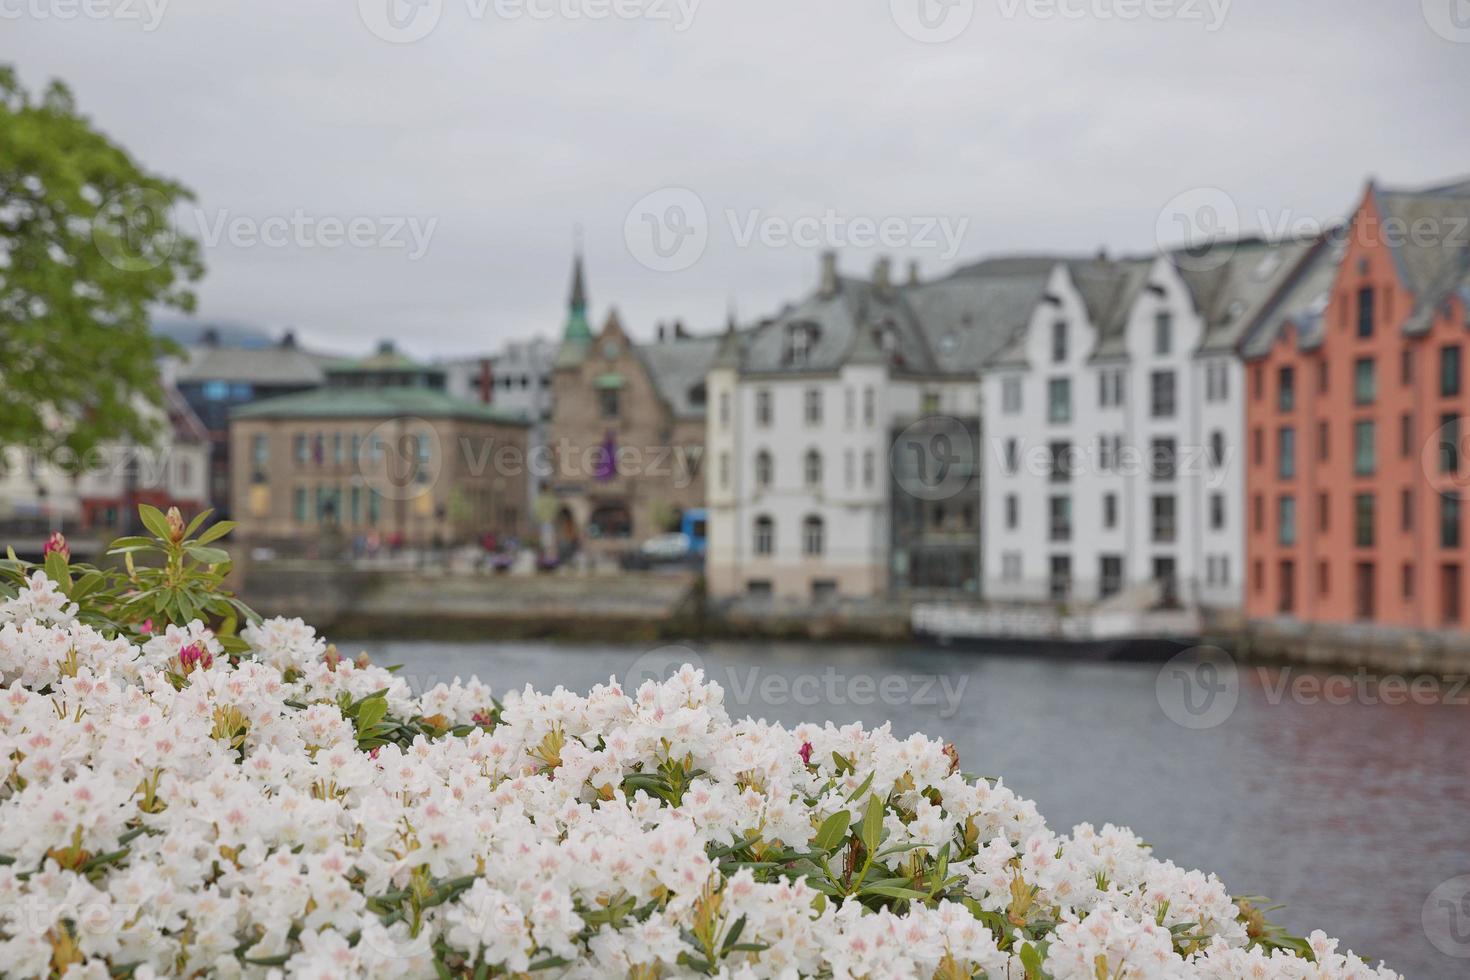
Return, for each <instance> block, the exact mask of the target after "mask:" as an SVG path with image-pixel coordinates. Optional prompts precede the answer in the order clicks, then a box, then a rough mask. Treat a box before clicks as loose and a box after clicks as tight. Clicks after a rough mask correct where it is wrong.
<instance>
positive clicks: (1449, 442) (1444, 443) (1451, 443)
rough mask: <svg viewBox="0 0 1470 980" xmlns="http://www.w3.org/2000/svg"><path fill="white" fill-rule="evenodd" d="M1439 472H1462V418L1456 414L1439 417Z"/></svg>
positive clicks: (1450, 413) (1448, 413) (1451, 413)
mask: <svg viewBox="0 0 1470 980" xmlns="http://www.w3.org/2000/svg"><path fill="white" fill-rule="evenodd" d="M1439 471H1440V472H1441V473H1458V472H1459V471H1460V416H1458V415H1456V414H1455V413H1454V412H1447V413H1446V414H1444V415H1441V416H1440V417H1439Z"/></svg>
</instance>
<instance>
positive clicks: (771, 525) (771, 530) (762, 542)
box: [755, 514, 776, 555]
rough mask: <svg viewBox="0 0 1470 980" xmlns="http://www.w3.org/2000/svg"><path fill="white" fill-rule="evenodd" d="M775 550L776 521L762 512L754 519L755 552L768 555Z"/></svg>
mask: <svg viewBox="0 0 1470 980" xmlns="http://www.w3.org/2000/svg"><path fill="white" fill-rule="evenodd" d="M775 550H776V522H775V521H773V520H771V519H770V518H769V517H766V516H765V515H764V514H763V515H761V516H760V517H757V518H756V519H755V553H756V554H758V555H769V554H772V553H773V552H774V551H775Z"/></svg>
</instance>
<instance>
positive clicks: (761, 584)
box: [745, 578, 771, 600]
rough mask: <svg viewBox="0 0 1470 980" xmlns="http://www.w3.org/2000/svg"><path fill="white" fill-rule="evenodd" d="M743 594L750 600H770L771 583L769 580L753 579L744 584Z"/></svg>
mask: <svg viewBox="0 0 1470 980" xmlns="http://www.w3.org/2000/svg"><path fill="white" fill-rule="evenodd" d="M745 594H746V595H747V596H749V597H750V598H752V599H761V600H769V599H770V598H771V582H770V580H769V579H762V578H753V579H751V580H750V581H749V582H746V583H745Z"/></svg>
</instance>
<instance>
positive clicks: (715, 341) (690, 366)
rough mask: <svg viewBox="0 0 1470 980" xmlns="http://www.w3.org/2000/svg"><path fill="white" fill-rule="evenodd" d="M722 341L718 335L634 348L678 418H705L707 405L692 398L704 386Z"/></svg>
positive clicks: (687, 338) (673, 339) (667, 341)
mask: <svg viewBox="0 0 1470 980" xmlns="http://www.w3.org/2000/svg"><path fill="white" fill-rule="evenodd" d="M722 339H723V338H722V337H721V336H720V335H718V334H716V335H712V336H707V337H677V338H671V339H669V340H662V341H659V342H657V343H651V344H637V345H635V346H634V350H636V351H637V352H638V356H639V358H641V359H642V361H643V366H644V368H646V369H647V371H648V376H649V377H650V378H651V379H652V380H653V384H654V387H656V388H657V389H658V393H659V395H660V396H661V397H662V398H663V400H664V401H665V402H666V403H668V406H669V408H670V409H671V410H672V411H673V413H674V416H675V417H676V418H681V419H700V418H704V414H705V406H704V404H703V402H702V401H701V402H700V403H698V404H696V403H695V400H694V399H693V397H691V396H692V394H693V392H694V390H695V388H696V387H697V386H702V385H703V384H704V376H705V374H707V373H708V372H709V369H710V365H712V364H713V363H714V360H715V355H716V354H718V353H719V350H720V343H721V340H722Z"/></svg>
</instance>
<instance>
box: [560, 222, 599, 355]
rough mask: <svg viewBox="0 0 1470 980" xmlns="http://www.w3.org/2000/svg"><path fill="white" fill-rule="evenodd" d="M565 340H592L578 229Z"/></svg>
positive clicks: (580, 236)
mask: <svg viewBox="0 0 1470 980" xmlns="http://www.w3.org/2000/svg"><path fill="white" fill-rule="evenodd" d="M563 339H564V340H568V341H576V342H584V341H590V340H591V339H592V328H591V327H590V326H589V325H588V323H587V282H586V276H585V274H584V273H583V271H582V229H581V228H578V229H577V249H576V253H575V257H574V258H573V260H572V294H571V296H570V297H569V298H568V300H567V326H566V330H565V331H564V333H563Z"/></svg>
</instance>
